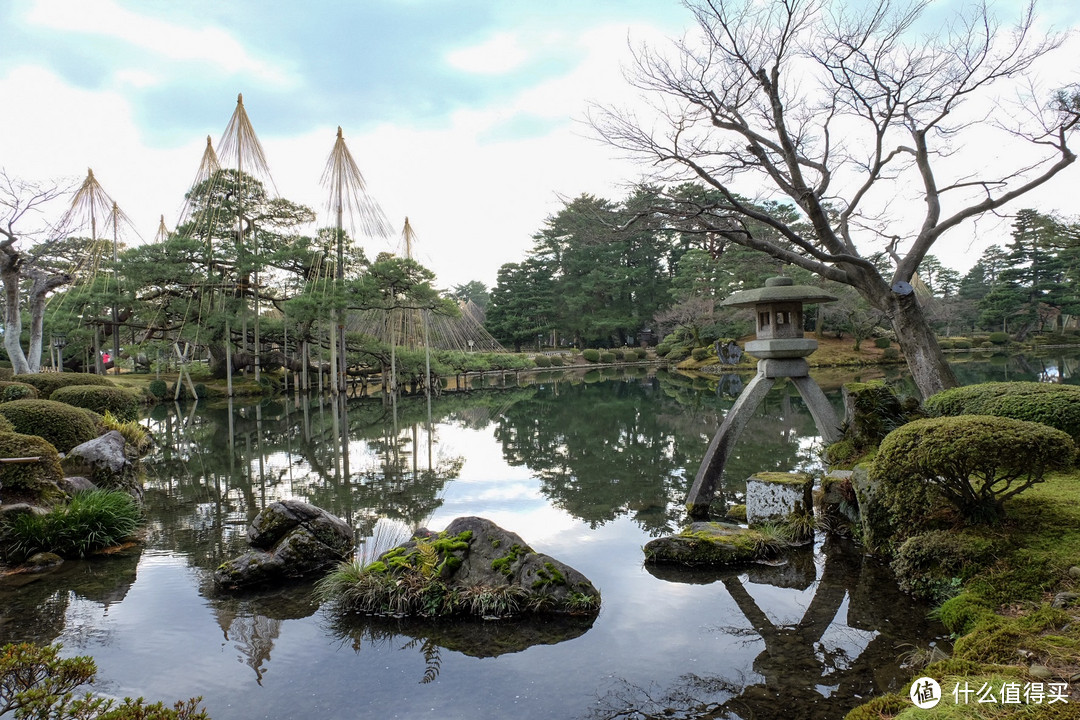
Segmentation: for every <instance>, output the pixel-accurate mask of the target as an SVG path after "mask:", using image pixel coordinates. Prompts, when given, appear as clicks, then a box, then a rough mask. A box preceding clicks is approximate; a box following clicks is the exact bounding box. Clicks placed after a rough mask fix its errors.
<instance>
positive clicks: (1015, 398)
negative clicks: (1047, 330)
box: [924, 382, 1080, 442]
mask: <svg viewBox="0 0 1080 720" xmlns="http://www.w3.org/2000/svg"><path fill="white" fill-rule="evenodd" d="M924 406H925V408H926V412H927V413H929V414H930V415H937V416H946V415H996V416H998V417H1008V418H1013V419H1014V420H1027V421H1029V422H1038V423H1042V424H1044V425H1049V426H1050V427H1052V428H1057V429H1058V430H1061V431H1063V432H1066V433H1068V434H1069V435H1071V436H1072V438H1073V441H1075V442H1080V387H1078V386H1075V385H1057V384H1052V383H1038V382H991V383H981V384H978V385H965V386H964V387H958V388H952V389H951V390H944V391H942V392H939V393H937V394H936V395H933V396H931V397H929V398H927V400H926V402H925V403H924Z"/></svg>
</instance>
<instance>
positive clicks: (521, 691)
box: [0, 361, 1074, 720]
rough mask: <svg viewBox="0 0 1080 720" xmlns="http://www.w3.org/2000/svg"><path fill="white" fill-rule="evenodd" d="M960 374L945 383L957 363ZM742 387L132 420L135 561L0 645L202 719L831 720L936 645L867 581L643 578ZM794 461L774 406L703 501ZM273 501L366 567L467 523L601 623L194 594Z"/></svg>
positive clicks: (105, 562) (568, 391)
mask: <svg viewBox="0 0 1080 720" xmlns="http://www.w3.org/2000/svg"><path fill="white" fill-rule="evenodd" d="M1070 362H1072V361H1054V363H1052V364H1048V362H1047V361H1042V362H1041V364H1037V365H1034V366H1029V367H1028V368H1027V370H1024V369H1023V368H1022V367H1020V366H1018V365H1016V364H1015V363H1007V364H1006V366H1004V367H1003V366H1001V365H1000V364H998V365H992V364H989V363H980V365H985V367H983V368H982V369H981V370H979V372H991V373H997V374H998V375H1000V374H1001V373H1002V372H1011V373H1012V374H1013V378H1012V379H1035V376H1037V375H1038V374H1039V373H1042V374H1044V375H1046V373H1048V372H1053V373H1057V374H1058V375H1059V376H1061V375H1063V374H1070V375H1071V372H1072V370H1073V369H1074V367H1073V366H1072V365H1069V363H1070ZM873 372H874V371H868V374H867V377H869V376H870V375H872V374H873ZM963 372H965V373H968V374H969V375H968V377H966V378H965V379H966V380H967V381H969V382H970V381H971V380H970V373H974V372H976V368H975V365H974V364H972V365H970V366H965V369H964V371H963ZM1021 374H1023V375H1024V377H1022V378H1020V377H1017V375H1021ZM1029 376H1030V377H1029ZM745 379H748V378H742V379H740V378H738V377H735V376H729V377H727V378H725V379H724V380H723V381H722V382H720V383H719V385H718V383H717V381H716V380H715V379H712V380H709V379H703V378H698V379H689V378H685V377H681V376H678V375H672V374H667V373H663V372H660V373H655V372H653V371H651V370H649V371H646V370H645V369H644V368H637V369H633V370H630V371H626V372H623V371H619V372H608V373H606V374H605V373H599V372H597V371H593V372H592V373H590V374H589V375H588V376H585V377H582V376H581V375H573V374H568V375H556V374H551V375H548V376H544V377H543V378H541V380H540V381H539V382H537V383H535V384H532V385H528V386H523V387H511V388H499V389H490V390H484V391H483V392H473V393H458V394H454V395H446V396H443V397H441V398H436V399H434V400H432V401H431V403H430V407H429V405H428V403H427V402H426V401H425V400H424V399H423V398H418V399H417V398H412V399H405V400H401V401H399V402H398V403H396V404H391V405H384V404H383V403H382V402H380V401H379V400H378V399H375V400H372V399H364V400H350V401H349V402H348V404H347V406H346V407H345V412H344V417H342V413H340V412H338V409H339V408H338V406H337V405H336V404H331V403H330V402H328V401H323V402H322V403H320V402H319V401H318V400H317V399H310V400H307V399H305V400H303V401H300V400H296V399H294V398H288V399H278V400H274V401H266V402H263V403H262V404H260V405H256V406H243V407H242V406H239V405H237V406H235V407H233V408H232V409H231V410H230V407H229V406H228V405H224V406H211V407H206V406H205V405H204V404H199V405H197V406H176V405H162V406H158V407H155V408H153V409H152V410H151V411H150V413H149V417H148V418H147V419H146V422H147V423H148V424H149V425H150V427H151V428H152V429H153V431H154V433H155V435H156V437H157V439H158V441H159V446H158V448H157V449H156V450H155V451H154V453H153V454H152V455H151V456H150V457H148V458H147V460H146V463H145V464H146V468H147V472H148V477H147V482H146V487H147V496H146V497H147V506H146V511H147V516H148V523H147V532H146V538H145V542H143V543H141V544H140V545H138V546H136V547H133V548H130V549H128V550H125V551H123V552H119V553H115V554H112V555H108V556H103V557H96V558H93V559H90V560H87V561H81V562H72V561H69V562H68V563H66V564H65V565H63V566H62V567H61V568H60V569H59V570H58V571H56V572H54V573H53V574H51V575H47V576H44V577H40V578H37V579H35V580H33V581H31V582H28V583H26V584H24V585H21V586H14V585H12V584H10V582H9V584H7V585H4V586H0V608H2V609H0V643H6V642H14V641H24V640H32V641H36V642H41V643H49V642H61V643H63V645H64V653H65V654H67V655H71V654H87V655H91V656H93V657H94V659H95V661H96V662H97V665H98V668H99V675H98V682H97V684H96V686H95V690H96V691H97V692H102V693H106V694H109V695H113V696H117V697H123V696H126V695H130V696H145V697H147V698H152V699H165V700H173V699H179V698H186V697H189V696H194V695H201V696H203V698H204V703H205V706H206V708H207V710H208V711H209V713H210V714H211V716H212V717H214V718H216V719H217V720H226V719H229V718H238V719H247V718H286V717H319V718H417V717H432V718H440V719H448V718H469V719H477V718H491V719H492V720H494V719H496V718H499V719H501V718H506V717H514V718H521V719H524V720H532V719H538V718H582V719H602V718H649V717H683V718H697V717H709V718H741V719H744V720H745V719H748V718H755V719H758V720H761V719H767V718H786V719H787V720H795V719H798V718H814V719H818V718H820V719H825V718H830V719H831V718H838V717H842V716H843V714H844V712H846V710H847V709H848V708H850V707H852V706H854V705H856V704H858V703H859V702H860V698H865V697H867V696H870V695H873V694H875V693H880V692H883V691H887V690H890V689H895V688H896V687H898V685H899V684H900V683H901V682H903V680H904V679H906V678H907V677H908V673H907V672H906V671H904V670H902V669H901V668H900V663H901V661H902V659H903V656H904V655H905V653H907V652H909V651H911V650H913V649H915V648H926V647H928V646H929V645H930V644H931V643H935V642H937V643H941V642H944V640H943V639H942V638H941V637H940V634H941V633H942V630H941V628H940V627H938V626H937V625H936V624H934V623H933V622H932V621H930V620H928V619H927V608H926V607H925V606H924V605H921V604H919V603H915V602H913V601H911V600H910V599H909V598H907V597H906V596H903V595H901V594H900V593H899V592H898V591H897V590H896V588H895V583H894V582H893V580H892V578H891V576H890V574H889V572H888V570H887V568H884V567H882V566H881V565H880V564H879V563H878V562H877V561H876V560H874V559H873V558H870V557H865V556H863V555H862V554H861V552H860V551H859V549H858V548H857V547H853V546H851V545H850V544H848V543H844V542H842V541H837V540H828V541H826V540H824V539H823V538H821V537H819V538H818V540H817V542H816V544H815V545H814V546H813V547H812V548H807V549H805V550H804V551H802V552H797V553H795V554H794V555H793V556H792V557H791V558H790V559H789V561H788V562H787V563H786V564H784V565H780V566H767V565H760V566H754V567H752V568H746V569H742V570H740V571H737V572H703V571H693V572H691V571H685V570H675V569H656V568H653V567H646V566H644V565H643V563H642V552H641V548H642V546H643V545H644V544H645V543H646V542H647V541H648V540H649V539H651V538H653V537H656V536H658V535H660V534H663V533H666V532H670V531H674V530H677V529H678V528H679V527H680V526H681V524H682V523H683V521H684V518H683V512H682V503H683V501H684V499H685V494H686V491H687V489H688V486H689V483H690V481H691V480H692V479H693V474H694V472H695V470H696V467H697V463H698V461H699V460H700V458H701V456H702V453H703V452H704V450H705V447H706V445H707V444H708V441H709V438H710V436H711V434H712V433H713V431H714V430H715V428H716V427H717V426H718V424H719V421H720V419H721V418H722V416H723V413H724V412H726V410H727V409H728V408H729V407H730V406H731V403H732V401H733V394H734V393H736V392H737V390H738V386H739V383H740V382H742V381H743V380H745ZM844 379H850V376H849V377H847V378H844ZM821 382H822V384H823V385H825V386H826V390H827V392H829V389H830V388H829V384H830V383H833V380H832V379H831V378H826V377H824V376H823V377H822V379H821ZM833 385H834V386H835V383H833ZM829 394H830V397H831V398H832V399H833V400H834V401H836V402H838V400H839V397H838V392H836V391H832V392H829ZM818 450H819V447H818V439H817V437H816V432H815V430H814V426H813V421H812V420H811V418H810V416H809V414H808V413H807V412H806V410H805V408H804V407H803V405H802V402H801V399H800V398H799V397H798V395H797V394H796V393H795V392H794V390H793V389H790V388H788V387H786V386H783V385H780V386H778V387H777V388H774V390H773V391H772V392H771V393H770V395H769V396H768V398H767V399H766V401H765V403H763V405H762V407H761V408H760V409H759V412H758V413H757V415H756V417H755V418H754V419H753V420H752V422H751V424H750V425H749V427H748V428H747V430H746V431H745V434H744V435H743V437H742V439H741V440H740V443H739V445H738V447H737V448H736V452H735V455H734V457H733V458H732V459H731V461H730V463H729V465H728V472H727V473H726V479H725V482H724V484H723V488H722V493H723V498H722V501H718V505H719V504H722V502H728V503H732V502H739V501H740V500H741V497H742V493H743V491H744V483H743V480H744V479H745V478H746V476H748V475H750V474H751V473H753V472H757V471H761V470H791V469H796V468H812V467H816V465H817V462H818V461H817V451H818ZM285 498H298V499H301V500H305V501H308V502H311V503H314V504H316V505H319V506H321V507H324V508H326V509H328V510H330V511H332V512H334V513H335V514H337V515H339V516H341V517H343V518H345V519H347V520H348V521H349V522H350V523H351V524H352V525H353V526H354V527H356V528H357V539H358V542H359V543H360V547H361V552H362V553H365V554H371V553H374V552H377V551H378V550H379V549H385V548H386V547H389V545H390V544H393V543H395V542H396V541H397V538H398V537H399V536H400V535H402V534H403V533H405V532H407V530H408V528H412V527H415V526H426V527H429V528H431V529H435V530H438V529H441V528H443V527H445V526H446V525H447V524H448V523H449V522H450V520H452V519H453V518H455V517H459V516H465V515H480V516H484V517H487V518H489V519H491V520H493V521H495V522H496V523H498V524H500V525H501V526H503V527H505V528H507V529H509V530H512V531H514V532H516V533H518V534H519V535H521V536H522V537H523V538H524V539H525V540H526V541H527V542H528V543H529V544H531V545H532V546H533V547H534V548H535V549H536V550H537V551H539V552H544V553H547V554H549V555H552V556H554V557H556V558H559V559H560V560H563V561H565V562H567V563H568V564H570V565H571V566H573V567H575V568H577V569H578V570H580V571H582V572H583V573H584V574H585V575H586V576H587V577H589V578H590V579H591V580H592V581H593V583H594V584H595V585H596V586H597V587H598V588H600V590H601V591H602V593H603V606H602V609H601V612H600V614H599V616H598V617H596V618H595V620H581V619H545V620H540V621H530V622H519V621H508V620H502V621H488V622H482V621H475V622H463V621H454V622H407V621H404V620H396V619H393V618H365V617H353V616H350V617H345V618H338V617H335V616H334V615H333V614H332V613H330V612H328V611H327V610H324V609H321V608H320V607H318V605H317V604H316V603H314V602H313V600H312V599H311V592H310V591H311V587H310V586H309V585H302V586H298V587H294V588H290V589H287V590H279V591H275V592H267V593H251V594H245V595H239V596H237V595H229V594H220V593H218V592H216V591H215V589H214V587H213V583H212V582H211V579H210V577H211V573H212V571H213V568H214V567H216V566H217V565H218V564H219V563H220V562H222V561H223V560H225V559H227V558H229V557H232V556H234V555H237V554H239V553H240V552H241V551H242V549H243V547H244V532H245V528H246V525H247V523H248V522H249V521H250V520H251V519H252V518H253V517H254V516H255V514H257V513H258V512H259V510H260V509H261V508H263V507H265V505H266V504H268V503H270V502H273V501H275V500H280V499H285Z"/></svg>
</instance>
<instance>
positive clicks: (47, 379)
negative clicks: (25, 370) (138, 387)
mask: <svg viewBox="0 0 1080 720" xmlns="http://www.w3.org/2000/svg"><path fill="white" fill-rule="evenodd" d="M18 381H19V382H22V383H26V384H27V385H33V386H34V387H36V388H37V389H38V394H39V395H38V396H39V397H42V398H47V397H51V396H52V394H53V393H54V392H56V391H57V390H59V389H60V388H62V387H67V386H68V385H114V383H113V381H112V380H110V379H109V378H107V377H105V376H104V375H94V374H93V373H30V374H28V375H19V376H18Z"/></svg>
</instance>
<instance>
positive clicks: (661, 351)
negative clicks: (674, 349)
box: [656, 343, 671, 357]
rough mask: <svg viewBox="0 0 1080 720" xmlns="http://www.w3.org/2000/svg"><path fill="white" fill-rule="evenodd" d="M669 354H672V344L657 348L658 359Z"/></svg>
mask: <svg viewBox="0 0 1080 720" xmlns="http://www.w3.org/2000/svg"><path fill="white" fill-rule="evenodd" d="M669 352H671V344H670V343H660V344H659V345H657V346H656V356H657V357H664V356H665V355H667V354H668V353H669Z"/></svg>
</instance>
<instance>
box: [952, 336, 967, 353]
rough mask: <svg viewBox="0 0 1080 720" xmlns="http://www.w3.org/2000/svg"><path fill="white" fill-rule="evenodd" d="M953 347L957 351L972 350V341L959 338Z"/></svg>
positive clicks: (954, 341)
mask: <svg viewBox="0 0 1080 720" xmlns="http://www.w3.org/2000/svg"><path fill="white" fill-rule="evenodd" d="M953 347H954V348H956V349H957V350H970V349H971V341H970V340H965V339H964V338H959V339H957V340H953Z"/></svg>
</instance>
